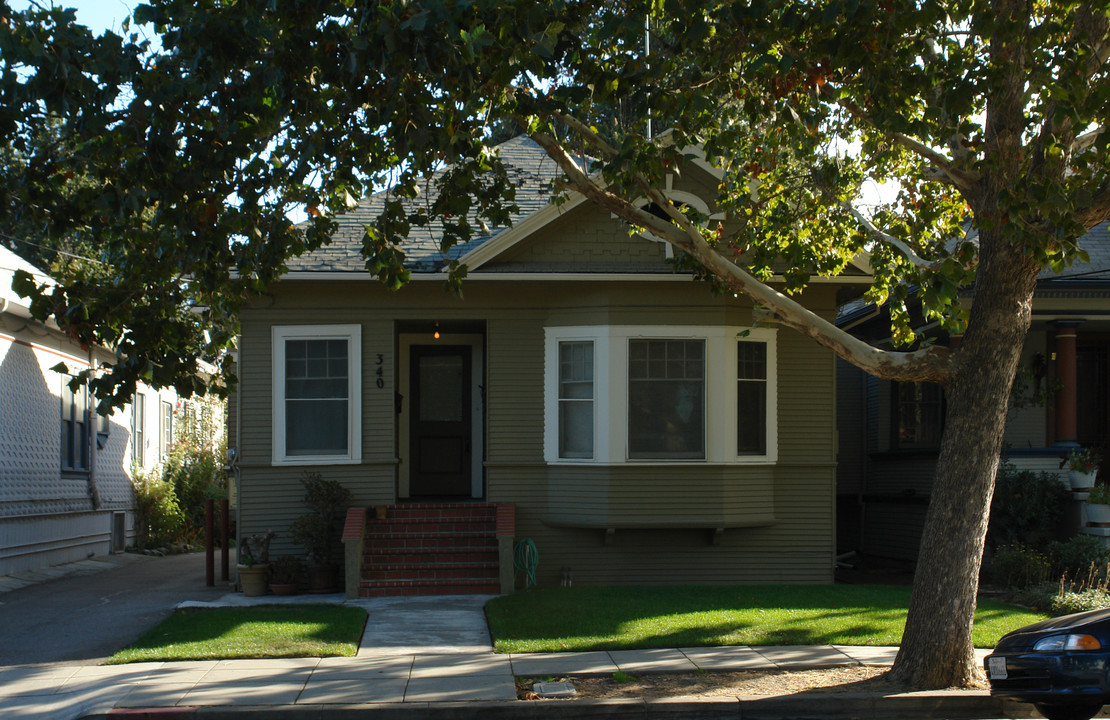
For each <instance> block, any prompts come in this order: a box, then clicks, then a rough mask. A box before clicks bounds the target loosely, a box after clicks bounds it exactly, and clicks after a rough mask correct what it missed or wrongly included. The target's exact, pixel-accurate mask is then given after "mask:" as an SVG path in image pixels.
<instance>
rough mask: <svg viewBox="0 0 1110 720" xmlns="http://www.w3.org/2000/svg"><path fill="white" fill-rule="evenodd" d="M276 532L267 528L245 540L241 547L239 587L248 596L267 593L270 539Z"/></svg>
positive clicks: (238, 566) (238, 569) (258, 595)
mask: <svg viewBox="0 0 1110 720" xmlns="http://www.w3.org/2000/svg"><path fill="white" fill-rule="evenodd" d="M275 534H276V533H275V532H274V531H273V530H267V531H266V532H264V533H255V534H254V535H251V536H250V537H248V538H246V539H245V540H243V543H242V545H241V546H240V548H239V564H238V565H237V566H236V569H237V571H238V573H239V587H240V588H242V590H243V595H245V596H246V597H261V596H263V595H265V594H266V581H267V579H268V578H269V576H270V541H271V540H273V539H274V535H275Z"/></svg>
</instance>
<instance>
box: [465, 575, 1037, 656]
mask: <svg viewBox="0 0 1110 720" xmlns="http://www.w3.org/2000/svg"><path fill="white" fill-rule="evenodd" d="M909 601H910V588H909V587H903V586H889V585H742V586H735V585H734V586H717V585H712V586H677V587H675V586H668V587H654V586H653V587H576V588H552V589H545V590H527V591H521V592H517V593H514V594H512V595H505V596H502V597H498V598H494V599H493V600H491V601H490V602H489V604H488V605H486V616H487V618H488V619H489V627H490V632H491V633H492V635H493V638H494V648H495V649H496V650H497V652H503V653H519V652H561V651H573V650H624V649H633V648H657V647H702V646H713V645H898V644H899V642H900V641H901V638H902V628H903V626H904V624H905V622H906V607H907V606H908V605H909ZM1046 617H1048V616H1047V615H1044V614H1041V613H1036V612H1031V611H1029V610H1025V609H1023V608H1019V607H1016V606H1013V605H1007V604H1005V603H1000V602H997V601H992V600H980V601H979V609H978V611H977V612H976V614H975V629H974V641H975V645H976V647H994V645H995V643H997V642H998V639H999V638H1000V637H1002V635H1004V634H1005V633H1007V632H1009V631H1010V630H1013V629H1014V628H1017V627H1020V626H1022V625H1026V624H1029V623H1032V622H1036V621H1038V620H1043V619H1045V618H1046Z"/></svg>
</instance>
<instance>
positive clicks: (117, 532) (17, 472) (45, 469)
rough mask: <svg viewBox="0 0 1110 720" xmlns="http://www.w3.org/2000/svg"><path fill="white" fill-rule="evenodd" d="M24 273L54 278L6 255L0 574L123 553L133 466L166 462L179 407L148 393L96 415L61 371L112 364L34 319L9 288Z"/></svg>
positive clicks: (2, 266)
mask: <svg viewBox="0 0 1110 720" xmlns="http://www.w3.org/2000/svg"><path fill="white" fill-rule="evenodd" d="M16 269H24V270H27V271H28V272H30V273H32V275H34V276H35V277H36V278H38V279H39V280H40V282H41V281H43V280H46V279H47V276H46V275H45V274H44V273H43V272H42V271H41V270H38V269H37V268H35V267H33V266H32V265H30V264H29V263H27V262H26V261H24V260H23V259H21V258H20V257H19V256H17V255H15V254H14V253H12V252H11V251H9V250H7V249H6V248H0V575H6V574H10V573H13V572H18V571H21V570H28V569H32V568H38V567H45V566H49V565H56V564H59V563H65V562H72V561H76V560H84V559H85V558H88V557H91V556H94V555H104V554H107V553H109V552H119V551H122V550H123V549H124V547H125V546H126V545H127V544H128V542H129V540H130V539H132V538H133V537H134V522H135V518H134V511H133V509H134V497H133V493H132V486H131V479H130V477H131V472H132V467H133V466H142V467H144V468H147V469H150V468H154V467H156V466H157V465H158V464H159V463H160V462H161V460H162V458H163V457H164V455H165V453H166V450H167V448H168V446H169V444H170V443H171V441H172V437H173V435H172V432H173V429H172V428H173V417H174V410H175V408H176V407H177V397H176V395H175V394H174V393H173V392H172V390H170V391H166V390H163V391H160V392H159V391H156V390H153V389H150V388H144V389H142V390H141V391H140V392H139V393H138V394H137V397H136V401H135V402H134V403H133V404H132V405H130V406H128V407H127V408H125V409H124V410H117V411H116V412H115V414H114V415H113V416H112V417H111V418H101V417H99V416H97V415H96V412H95V402H93V401H92V400H91V398H89V397H88V393H87V392H86V391H85V389H84V388H82V389H81V390H80V391H78V392H76V393H75V392H73V391H71V390H70V389H69V387H68V381H69V380H70V377H71V376H70V375H68V374H65V373H63V372H61V371H60V368H58V366H59V364H60V363H61V364H64V365H65V367H66V369H67V370H68V371H69V372H70V373H75V372H78V371H79V370H83V369H85V368H88V367H89V366H90V364H91V363H96V362H99V361H104V360H107V361H111V359H112V358H113V357H114V356H113V355H112V354H110V353H109V352H107V351H106V350H102V349H101V350H92V351H90V350H86V349H82V348H81V346H80V345H79V344H78V343H76V342H74V341H73V340H72V339H70V338H68V337H67V336H66V335H65V334H64V333H62V332H60V331H59V330H58V328H57V327H56V326H54V325H53V324H52V323H49V324H47V325H43V324H42V323H40V322H38V321H36V320H33V319H31V317H30V313H29V312H28V309H27V306H26V303H27V301H26V300H24V299H22V298H20V297H19V296H18V295H17V294H16V293H15V292H14V291H12V289H11V281H12V275H13V273H14V271H15V270H16ZM53 368H58V369H53Z"/></svg>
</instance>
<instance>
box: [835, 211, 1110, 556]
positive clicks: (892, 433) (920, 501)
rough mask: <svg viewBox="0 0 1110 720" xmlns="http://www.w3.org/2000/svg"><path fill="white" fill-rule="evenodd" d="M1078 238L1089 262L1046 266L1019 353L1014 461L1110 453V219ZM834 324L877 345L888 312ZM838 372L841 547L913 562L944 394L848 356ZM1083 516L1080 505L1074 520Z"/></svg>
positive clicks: (1054, 463)
mask: <svg viewBox="0 0 1110 720" xmlns="http://www.w3.org/2000/svg"><path fill="white" fill-rule="evenodd" d="M1080 244H1081V246H1082V247H1083V249H1084V250H1086V251H1087V254H1088V255H1089V257H1090V262H1089V263H1076V264H1075V265H1073V266H1072V267H1070V268H1068V269H1067V270H1065V271H1064V272H1062V273H1059V274H1055V273H1051V272H1045V273H1042V275H1041V277H1040V280H1039V281H1038V284H1037V290H1036V294H1035V295H1034V299H1033V324H1032V327H1031V329H1030V331H1029V335H1028V337H1027V338H1026V341H1025V348H1024V350H1023V351H1022V359H1021V363H1022V370H1021V378H1022V379H1021V381H1020V382H1021V383H1022V386H1023V388H1024V390H1023V391H1022V392H1021V393H1019V395H1020V396H1021V397H1022V398H1023V402H1020V403H1018V404H1020V407H1014V408H1012V409H1011V411H1010V414H1009V417H1008V420H1007V425H1006V438H1005V440H1006V444H1007V449H1006V456H1007V458H1008V459H1009V460H1010V461H1011V462H1012V463H1013V464H1014V465H1015V466H1016V467H1019V468H1028V469H1032V470H1036V471H1042V470H1043V471H1048V472H1059V471H1060V460H1061V458H1062V457H1063V456H1064V455H1066V454H1067V452H1068V451H1069V450H1070V449H1071V448H1074V447H1077V446H1082V447H1087V448H1094V449H1096V450H1098V451H1099V452H1100V453H1101V454H1102V455H1103V457H1107V453H1108V451H1110V233H1108V232H1107V226H1106V225H1100V226H1098V227H1096V228H1095V229H1093V230H1092V231H1091V232H1090V233H1088V234H1087V235H1086V236H1084V237H1083V238H1082V239H1081V241H1080ZM965 302H974V296H973V295H972V294H968V295H967V296H966V297H965ZM838 324H839V325H840V326H841V327H844V328H848V329H850V330H851V331H852V332H853V333H854V334H857V335H859V336H860V337H863V338H865V339H867V340H868V341H870V342H872V343H873V344H882V342H883V340H882V339H883V338H884V337H889V335H890V323H889V319H888V318H887V316H886V313H885V311H884V310H883V309H882V308H876V307H875V306H874V305H866V304H863V303H855V304H853V305H849V306H846V307H845V308H843V309H842V312H841V314H840V317H839V318H838ZM934 335H935V336H936V338H937V340H938V341H939V342H942V343H948V342H950V341H951V339H950V338H948V337H947V336H946V335H944V334H935V333H934ZM957 341H958V340H957ZM837 376H838V393H839V397H838V400H837V403H838V413H839V427H840V451H839V456H838V457H839V467H838V470H837V497H838V516H839V521H838V524H839V539H838V545H839V547H840V550H841V551H843V552H848V551H853V550H855V551H859V552H861V553H863V554H865V555H869V556H875V557H883V558H891V559H896V560H902V561H911V562H912V561H913V560H915V559H916V557H917V548H918V542H919V540H920V537H921V529H922V526H923V523H924V518H925V508H926V505H927V504H928V500H929V491H930V488H931V486H932V479H933V471H934V469H935V467H936V459H937V450H938V443H939V441H940V433H941V431H942V430H943V427H944V425H943V423H944V394H943V392H942V391H941V389H940V387H939V386H936V385H932V384H928V383H892V382H889V381H883V380H877V379H875V378H873V377H871V376H868V375H865V374H864V373H863V372H861V371H860V370H858V369H856V368H854V367H851V366H850V365H848V364H847V363H844V362H842V361H838V370H837ZM1035 395H1036V396H1038V397H1039V401H1038V400H1035V399H1034V396H1035ZM1080 519H1081V516H1080V505H1079V503H1078V501H1077V504H1076V513H1075V518H1074V520H1075V523H1076V525H1078V524H1080ZM1103 530H1104V529H1102V528H1099V529H1095V528H1088V529H1085V530H1084V531H1085V532H1088V533H1091V534H1101V532H1102V531H1103Z"/></svg>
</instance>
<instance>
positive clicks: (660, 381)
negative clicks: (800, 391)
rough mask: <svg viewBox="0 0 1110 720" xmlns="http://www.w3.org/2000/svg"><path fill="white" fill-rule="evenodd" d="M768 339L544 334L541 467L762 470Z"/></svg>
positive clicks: (717, 334)
mask: <svg viewBox="0 0 1110 720" xmlns="http://www.w3.org/2000/svg"><path fill="white" fill-rule="evenodd" d="M776 340H777V335H776V331H775V330H774V329H772V328H754V329H752V328H747V329H745V328H738V327H732V326H704V327H697V326H695V327H676V326H632V325H626V326H617V325H599V326H579V327H548V328H547V329H546V349H545V380H544V383H545V385H544V408H545V409H544V415H545V424H544V458H545V459H546V460H547V462H549V463H562V462H567V463H571V462H592V463H599V464H620V463H652V462H654V463H688V462H707V463H732V464H736V463H744V464H757V463H771V462H775V460H776V459H777V453H778V444H777V419H776V413H777V404H776V395H777V390H776V387H777V385H776V383H777V380H776V359H775V357H776Z"/></svg>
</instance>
